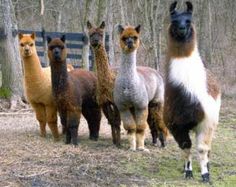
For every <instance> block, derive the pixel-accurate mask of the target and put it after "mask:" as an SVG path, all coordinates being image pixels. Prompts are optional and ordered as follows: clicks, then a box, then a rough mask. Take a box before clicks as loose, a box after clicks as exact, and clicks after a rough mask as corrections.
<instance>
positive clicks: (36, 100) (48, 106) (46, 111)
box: [19, 33, 59, 140]
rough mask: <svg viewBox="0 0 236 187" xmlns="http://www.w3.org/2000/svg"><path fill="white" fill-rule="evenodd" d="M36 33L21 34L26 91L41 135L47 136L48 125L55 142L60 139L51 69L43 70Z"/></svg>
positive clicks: (21, 52)
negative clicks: (37, 48) (36, 44)
mask: <svg viewBox="0 0 236 187" xmlns="http://www.w3.org/2000/svg"><path fill="white" fill-rule="evenodd" d="M35 38H36V35H35V33H32V34H21V33H20V34H19V42H20V54H21V58H22V60H23V67H24V91H25V95H26V97H27V100H28V101H29V103H30V104H31V106H32V107H33V109H34V111H35V113H36V118H37V120H38V122H39V124H40V135H41V136H42V137H45V136H46V123H48V126H49V128H50V129H51V131H52V135H53V137H54V139H55V140H58V139H59V133H58V128H57V109H56V105H55V102H54V99H53V96H52V87H51V71H50V68H49V67H48V68H42V67H41V64H40V60H39V57H38V55H37V51H36V47H35Z"/></svg>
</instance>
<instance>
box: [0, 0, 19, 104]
mask: <svg viewBox="0 0 236 187" xmlns="http://www.w3.org/2000/svg"><path fill="white" fill-rule="evenodd" d="M0 17H1V19H0V20H1V21H0V52H1V58H0V62H1V65H2V66H1V67H2V87H3V88H7V89H10V91H11V108H14V107H16V104H17V101H20V100H21V97H22V96H23V88H22V66H21V60H20V55H19V49H18V38H17V37H16V36H17V25H16V22H15V21H16V20H15V17H14V11H13V6H12V2H11V1H10V0H1V4H0Z"/></svg>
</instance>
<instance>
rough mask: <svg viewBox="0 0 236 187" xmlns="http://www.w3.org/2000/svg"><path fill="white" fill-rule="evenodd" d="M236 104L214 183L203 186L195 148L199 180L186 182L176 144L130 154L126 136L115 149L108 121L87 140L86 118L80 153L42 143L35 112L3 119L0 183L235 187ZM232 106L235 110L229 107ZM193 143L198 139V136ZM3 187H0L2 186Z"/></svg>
mask: <svg viewBox="0 0 236 187" xmlns="http://www.w3.org/2000/svg"><path fill="white" fill-rule="evenodd" d="M235 105H236V102H235V101H233V100H231V101H230V102H229V103H224V106H223V108H222V112H221V119H220V124H219V126H218V129H217V132H216V134H215V137H214V140H213V145H212V154H211V160H210V170H211V179H212V183H210V184H203V183H202V182H201V176H200V167H199V163H198V161H197V153H196V151H195V146H194V147H193V150H194V151H193V169H194V170H193V175H194V179H191V180H185V179H184V178H183V160H182V159H181V151H180V149H179V148H178V146H177V144H176V142H175V141H174V140H169V142H168V145H167V147H166V148H165V149H160V148H156V147H153V146H151V142H150V141H151V138H150V134H149V133H148V137H147V148H149V149H150V153H145V152H132V151H128V141H127V137H126V134H125V132H124V131H122V145H123V146H122V148H121V149H117V148H116V147H115V146H113V145H112V143H111V142H112V141H111V134H110V127H109V126H108V125H107V122H106V120H104V119H103V121H102V126H101V135H100V139H99V141H97V142H94V141H90V140H88V130H87V125H86V123H85V121H84V119H82V122H81V126H80V129H79V138H80V144H79V146H78V147H77V148H74V147H72V146H70V145H65V144H64V143H63V141H60V142H57V143H55V142H53V140H52V136H51V134H50V133H49V135H48V137H47V138H46V139H45V138H40V137H39V135H38V132H39V127H38V125H37V122H36V120H35V119H34V115H33V114H32V113H29V114H27V115H26V114H22V115H13V116H7V115H6V116H1V114H0V123H1V126H0V147H1V151H0V157H1V160H0V184H1V185H2V186H120V187H133V186H150V187H156V186H161V187H175V186H177V187H178V186H179V187H180V186H186V187H189V186H190V187H204V186H214V187H222V186H223V187H224V186H225V187H232V186H236V162H235V161H236V159H235V158H236V112H235V111H236V107H235ZM229 106H230V107H229ZM193 138H194V137H193ZM1 185H0V186H1Z"/></svg>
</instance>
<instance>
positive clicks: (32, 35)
mask: <svg viewBox="0 0 236 187" xmlns="http://www.w3.org/2000/svg"><path fill="white" fill-rule="evenodd" d="M30 37H31V38H32V39H33V40H35V39H36V34H35V32H33V33H32V34H31V35H30Z"/></svg>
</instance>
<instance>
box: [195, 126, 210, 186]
mask: <svg viewBox="0 0 236 187" xmlns="http://www.w3.org/2000/svg"><path fill="white" fill-rule="evenodd" d="M204 125H205V126H206V127H205V129H203V128H201V127H200V128H199V131H197V134H196V139H197V152H198V157H199V162H200V167H201V175H202V181H203V182H209V181H210V171H209V155H210V150H211V142H212V137H213V131H214V130H213V128H211V127H207V125H208V124H204Z"/></svg>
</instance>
